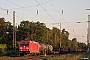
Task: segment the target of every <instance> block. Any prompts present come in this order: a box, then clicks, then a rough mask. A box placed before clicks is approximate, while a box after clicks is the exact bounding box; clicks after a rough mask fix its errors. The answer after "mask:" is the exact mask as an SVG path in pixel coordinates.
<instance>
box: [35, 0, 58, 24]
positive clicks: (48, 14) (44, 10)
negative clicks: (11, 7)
mask: <svg viewBox="0 0 90 60" xmlns="http://www.w3.org/2000/svg"><path fill="white" fill-rule="evenodd" d="M35 1H36V0H35ZM36 2H37V3H38V1H36ZM38 4H39V3H38ZM39 6H41V5H40V4H39ZM41 8H42V9H43V10H44V11H45V12H46V13H47V14H48V15H49V16H50V17H51V18H52V19H53V20H54V21H55V19H54V18H53V17H52V16H51V15H50V14H49V13H48V12H47V11H46V9H44V8H43V7H42V6H41ZM55 22H56V21H55ZM56 23H57V22H56Z"/></svg>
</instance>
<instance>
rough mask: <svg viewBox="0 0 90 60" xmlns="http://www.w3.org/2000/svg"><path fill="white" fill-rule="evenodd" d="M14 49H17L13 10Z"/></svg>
mask: <svg viewBox="0 0 90 60" xmlns="http://www.w3.org/2000/svg"><path fill="white" fill-rule="evenodd" d="M13 49H15V51H16V26H15V11H13Z"/></svg>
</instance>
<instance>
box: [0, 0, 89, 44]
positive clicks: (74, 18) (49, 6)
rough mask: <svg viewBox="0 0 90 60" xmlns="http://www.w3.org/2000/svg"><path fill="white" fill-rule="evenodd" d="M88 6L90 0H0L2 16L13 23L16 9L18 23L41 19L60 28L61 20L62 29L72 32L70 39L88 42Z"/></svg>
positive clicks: (47, 24) (50, 26)
mask: <svg viewBox="0 0 90 60" xmlns="http://www.w3.org/2000/svg"><path fill="white" fill-rule="evenodd" d="M88 8H90V0H0V17H4V18H5V21H10V22H11V23H12V22H13V11H15V20H16V22H15V24H16V25H19V24H20V22H21V21H23V20H28V21H30V22H31V21H33V22H37V21H39V22H42V23H45V24H46V26H47V27H48V28H50V29H52V28H53V27H57V28H59V29H60V24H57V23H60V22H61V29H64V28H65V30H66V31H68V32H69V33H70V36H69V39H72V38H77V40H78V41H79V42H84V43H87V42H86V41H87V28H88V27H87V24H88V23H87V21H88V15H90V11H87V10H86V9H88ZM7 11H8V13H7ZM37 11H38V13H37ZM77 22H81V23H77Z"/></svg>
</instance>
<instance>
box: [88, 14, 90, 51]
mask: <svg viewBox="0 0 90 60" xmlns="http://www.w3.org/2000/svg"><path fill="white" fill-rule="evenodd" d="M87 45H88V50H89V46H90V15H88V34H87Z"/></svg>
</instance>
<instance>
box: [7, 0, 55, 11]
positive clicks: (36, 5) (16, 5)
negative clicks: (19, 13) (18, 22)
mask: <svg viewBox="0 0 90 60" xmlns="http://www.w3.org/2000/svg"><path fill="white" fill-rule="evenodd" d="M7 1H8V2H10V3H12V4H14V5H16V6H18V7H19V8H11V9H8V10H13V9H24V8H31V7H36V6H37V4H36V5H33V6H25V7H21V6H19V5H17V4H15V3H14V2H12V1H10V0H7ZM50 1H53V0H50ZM50 1H46V2H44V3H41V4H40V5H44V4H46V3H49V2H50ZM18 2H19V1H18ZM19 3H21V2H19ZM21 4H23V3H21ZM24 5H25V4H24Z"/></svg>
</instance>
